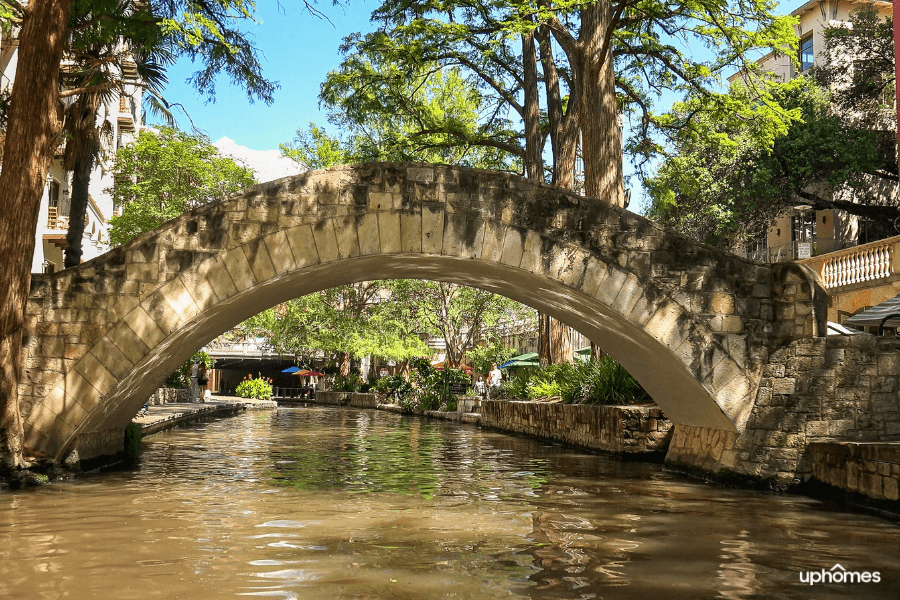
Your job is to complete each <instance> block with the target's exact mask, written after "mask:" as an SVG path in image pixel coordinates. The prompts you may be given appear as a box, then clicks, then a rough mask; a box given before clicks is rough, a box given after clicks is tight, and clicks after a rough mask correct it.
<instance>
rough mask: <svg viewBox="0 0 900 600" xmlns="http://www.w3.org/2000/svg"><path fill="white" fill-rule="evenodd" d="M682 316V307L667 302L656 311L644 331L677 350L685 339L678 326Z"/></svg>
mask: <svg viewBox="0 0 900 600" xmlns="http://www.w3.org/2000/svg"><path fill="white" fill-rule="evenodd" d="M682 314H683V312H682V310H681V307H680V306H679V305H678V304H677V303H675V302H673V301H671V300H669V301H666V302H665V303H663V304H662V305H661V306H659V307H658V308H657V309H656V311H655V312H654V313H653V315H652V316H651V317H650V320H649V321H648V322H647V324H646V325H645V326H644V330H645V331H646V332H647V333H649V334H650V335H652V336H653V337H654V338H656V339H657V340H659V341H660V342H662V343H664V344H666V345H667V346H669V347H670V348H677V347H678V346H680V345H681V344H682V343H683V342H684V339H685V336H684V335H682V334H681V333H680V332H681V328H680V327H679V326H678V318H679V317H680V316H681V315H682ZM673 330H674V332H673ZM673 333H674V335H673Z"/></svg>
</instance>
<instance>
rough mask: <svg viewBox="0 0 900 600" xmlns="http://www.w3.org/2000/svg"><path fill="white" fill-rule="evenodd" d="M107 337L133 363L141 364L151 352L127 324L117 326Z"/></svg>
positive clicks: (122, 323)
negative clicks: (148, 352)
mask: <svg viewBox="0 0 900 600" xmlns="http://www.w3.org/2000/svg"><path fill="white" fill-rule="evenodd" d="M107 336H108V337H109V339H110V340H111V341H112V342H113V343H114V344H115V345H116V347H117V348H118V349H119V350H120V351H121V352H122V353H124V354H125V356H127V357H128V360H130V361H131V362H132V363H137V362H139V361H140V360H141V359H142V358H143V357H144V356H145V355H146V354H147V351H148V350H149V348H148V347H147V344H145V343H144V341H143V340H141V338H140V337H138V335H137V334H136V333H135V332H134V331H133V330H132V329H131V327H129V326H128V324H127V323H125V322H121V323H119V324H118V325H116V326H115V327H114V328H113V329H112V331H110V332H109V333H108V334H107Z"/></svg>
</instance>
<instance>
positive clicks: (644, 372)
mask: <svg viewBox="0 0 900 600" xmlns="http://www.w3.org/2000/svg"><path fill="white" fill-rule="evenodd" d="M396 278H417V279H433V280H442V281H449V282H454V283H461V284H466V285H472V286H475V287H479V288H483V289H487V290H490V291H493V292H497V293H499V294H503V295H505V296H508V297H510V298H513V299H515V300H518V301H520V302H523V303H525V304H528V305H530V306H532V307H534V308H537V309H539V310H541V311H543V312H546V313H549V314H551V315H553V316H554V317H556V318H557V319H559V320H561V321H563V322H565V323H567V324H569V325H571V326H573V327H575V328H576V329H578V330H579V331H581V332H582V333H584V334H585V335H587V336H588V337H589V338H590V339H592V340H594V341H596V342H597V343H599V344H600V345H601V347H603V348H604V349H605V350H607V351H608V352H609V353H610V354H611V355H613V356H614V357H615V358H616V359H617V360H618V361H619V362H620V363H621V364H622V365H623V366H625V368H627V369H628V370H629V371H630V372H631V373H632V374H633V375H634V376H635V377H636V378H637V379H638V380H639V381H640V382H641V384H642V385H643V386H644V387H645V389H647V391H648V392H649V393H650V394H651V395H652V396H653V398H654V399H655V400H656V402H657V403H658V404H659V405H660V407H661V408H662V409H663V410H664V411H665V412H666V414H667V415H668V416H669V417H670V418H671V419H672V420H673V421H675V422H677V423H683V424H687V425H701V426H705V427H712V428H716V429H727V430H732V431H735V430H740V429H741V428H742V427H743V425H744V423H745V421H746V419H747V418H748V416H749V414H750V411H751V410H752V408H753V403H754V399H755V394H756V390H757V388H758V384H759V380H760V377H761V374H762V366H763V364H764V363H765V361H766V359H767V357H768V353H769V352H770V351H771V350H772V349H774V348H776V347H778V346H780V345H782V344H784V343H786V342H788V341H790V340H792V339H795V338H799V337H805V336H809V335H818V333H819V331H821V330H823V329H824V328H823V323H822V320H823V318H824V310H822V306H821V303H822V300H823V296H822V293H821V288H820V287H819V286H818V285H817V284H816V281H815V276H814V275H812V274H811V271H808V270H804V268H803V267H799V266H796V265H760V264H757V263H753V262H750V261H746V260H743V259H740V258H738V257H736V256H733V255H729V254H727V253H724V252H721V251H719V250H717V249H714V248H711V247H709V246H705V245H702V244H697V243H695V242H693V241H691V240H688V239H687V238H685V237H683V236H680V235H678V234H675V233H672V232H669V231H666V230H665V229H663V228H661V227H659V226H658V225H656V224H654V223H652V222H650V221H648V220H646V219H644V218H642V217H639V216H637V215H634V214H632V213H629V212H627V211H624V210H622V209H619V208H617V207H614V206H612V205H610V204H608V203H605V202H602V201H599V200H596V199H587V198H583V197H579V196H577V195H575V194H573V193H571V192H568V191H565V190H560V189H558V188H554V187H552V186H548V185H543V184H536V183H533V182H530V181H528V180H526V179H522V178H520V177H517V176H513V175H508V174H501V173H494V172H486V171H477V170H472V169H466V168H459V167H448V166H435V165H423V164H373V165H354V166H346V167H339V168H335V169H329V170H324V171H316V172H312V173H307V174H304V175H300V176H297V177H293V178H287V179H282V180H278V181H274V182H269V183H265V184H260V185H257V186H254V187H252V188H248V189H247V190H244V191H243V192H240V193H238V194H235V195H232V196H230V197H228V198H225V199H223V200H221V201H219V202H215V203H212V204H209V205H206V206H203V207H201V208H198V209H196V210H194V211H192V212H189V213H187V214H185V215H183V216H181V217H179V218H178V219H175V220H173V221H171V222H169V223H167V224H165V225H163V226H162V227H160V228H159V229H158V230H156V231H153V232H148V233H146V234H143V235H142V236H140V237H138V238H137V239H135V240H133V241H132V242H131V243H129V244H128V245H126V246H125V247H123V248H118V249H115V250H113V251H111V252H109V253H107V254H105V255H103V256H100V257H98V258H96V259H94V260H92V261H90V262H88V263H85V264H83V265H81V266H80V267H78V268H76V269H71V270H66V271H63V272H61V273H58V274H54V275H50V276H38V277H36V278H35V280H34V282H33V286H32V293H31V298H30V301H29V307H28V312H29V315H30V317H31V328H32V334H31V335H30V336H29V338H28V340H27V343H26V344H25V347H24V352H25V353H26V355H25V360H26V373H25V380H24V381H23V383H22V385H21V386H20V398H21V405H22V416H23V418H24V422H25V429H26V444H27V445H28V446H30V447H31V448H34V449H36V450H40V451H43V452H45V453H47V454H49V455H50V456H53V457H55V458H61V457H63V456H64V455H65V454H67V453H68V452H69V451H71V450H72V449H76V448H77V449H78V450H79V452H80V454H81V456H82V457H90V456H97V455H102V454H109V453H114V452H115V451H117V450H118V449H119V448H120V446H121V439H122V438H121V432H122V429H123V428H124V426H125V425H127V423H128V422H129V421H130V419H131V418H132V417H133V415H134V414H135V412H136V411H137V410H138V409H139V408H140V406H141V404H142V403H143V402H144V401H145V400H146V398H147V397H149V395H150V394H151V393H152V392H153V390H154V389H156V388H157V387H158V386H159V385H160V384H161V383H162V382H163V381H164V380H165V378H166V377H167V376H168V374H169V373H171V372H172V371H173V370H175V369H176V368H177V367H178V366H179V365H180V364H182V363H183V362H184V361H185V360H186V359H187V358H188V357H189V356H190V355H191V354H192V353H193V352H194V351H196V349H197V348H199V347H201V346H203V345H204V344H205V343H206V342H208V341H209V340H210V339H212V338H214V337H215V336H216V335H218V334H220V333H222V332H224V331H226V330H227V329H228V328H230V327H232V326H233V325H235V324H237V323H239V322H241V321H242V320H244V319H246V318H248V317H250V316H252V315H254V314H256V313H258V312H259V311H261V310H263V309H265V308H268V307H270V306H273V305H275V304H277V303H279V302H282V301H285V300H288V299H291V298H294V297H297V296H301V295H304V294H308V293H312V292H315V291H319V290H322V289H327V288H330V287H334V286H337V285H342V284H347V283H352V282H357V281H365V280H372V279H396Z"/></svg>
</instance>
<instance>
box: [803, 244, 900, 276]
mask: <svg viewBox="0 0 900 600" xmlns="http://www.w3.org/2000/svg"><path fill="white" fill-rule="evenodd" d="M898 246H900V236H896V237H892V238H887V239H884V240H880V241H877V242H871V243H869V244H864V245H862V246H855V247H853V248H845V249H843V250H839V251H837V252H831V253H828V254H823V255H821V256H816V257H814V258H811V259H806V260H802V261H800V262H801V264H805V265H806V266H808V267H810V268H812V269H813V270H814V271H816V272H818V273H819V276H820V277H821V278H822V283H823V284H824V286H825V288H826V289H835V288H839V287H846V286H851V285H857V284H863V283H873V282H878V281H881V280H886V279H888V278H891V277H893V276H895V275H898V274H900V273H898V265H896V264H895V262H894V261H895V259H900V248H898Z"/></svg>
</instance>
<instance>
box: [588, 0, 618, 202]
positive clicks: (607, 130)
mask: <svg viewBox="0 0 900 600" xmlns="http://www.w3.org/2000/svg"><path fill="white" fill-rule="evenodd" d="M609 23H610V5H609V0H600V1H599V2H596V3H594V4H589V5H587V6H586V7H584V8H583V9H582V10H581V35H580V36H579V37H580V42H579V43H580V45H581V58H582V61H581V65H580V67H581V69H580V73H581V107H580V115H581V119H580V120H581V152H582V157H583V158H584V195H585V196H588V197H591V198H600V199H602V200H606V201H608V202H610V203H612V204H614V205H616V206H624V204H625V193H624V183H623V172H622V134H621V132H620V131H619V120H618V110H617V106H616V84H615V73H614V72H613V61H612V52H610V49H609V47H608V46H609V42H608V41H607V40H606V31H607V28H608V27H609Z"/></svg>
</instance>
